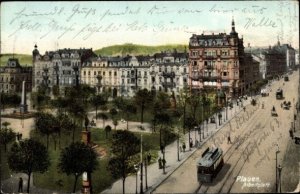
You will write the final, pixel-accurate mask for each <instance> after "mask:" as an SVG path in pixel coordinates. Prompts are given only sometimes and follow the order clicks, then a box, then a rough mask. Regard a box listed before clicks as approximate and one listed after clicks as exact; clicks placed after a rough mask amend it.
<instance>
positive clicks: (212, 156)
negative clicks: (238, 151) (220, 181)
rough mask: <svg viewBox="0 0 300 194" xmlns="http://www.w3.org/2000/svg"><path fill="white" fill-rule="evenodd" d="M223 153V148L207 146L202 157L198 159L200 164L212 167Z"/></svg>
mask: <svg viewBox="0 0 300 194" xmlns="http://www.w3.org/2000/svg"><path fill="white" fill-rule="evenodd" d="M222 154H223V151H222V149H221V148H213V149H209V148H207V149H206V151H205V152H204V153H203V154H202V157H201V158H200V159H199V160H198V166H204V167H210V166H211V165H213V164H214V163H215V161H216V160H217V159H218V158H219V157H220V156H222Z"/></svg>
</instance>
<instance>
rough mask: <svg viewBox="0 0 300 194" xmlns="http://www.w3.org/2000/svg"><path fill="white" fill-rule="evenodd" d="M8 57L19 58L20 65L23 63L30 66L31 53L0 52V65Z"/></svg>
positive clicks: (3, 64) (4, 63)
mask: <svg viewBox="0 0 300 194" xmlns="http://www.w3.org/2000/svg"><path fill="white" fill-rule="evenodd" d="M9 58H16V59H19V63H20V64H21V65H22V66H25V65H28V66H32V55H26V54H12V53H6V54H0V59H1V63H0V66H5V65H6V63H7V61H8V59H9Z"/></svg>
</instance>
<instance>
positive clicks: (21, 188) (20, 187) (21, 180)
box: [18, 177, 23, 193]
mask: <svg viewBox="0 0 300 194" xmlns="http://www.w3.org/2000/svg"><path fill="white" fill-rule="evenodd" d="M18 192H19V193H23V179H22V177H20V179H19V189H18Z"/></svg>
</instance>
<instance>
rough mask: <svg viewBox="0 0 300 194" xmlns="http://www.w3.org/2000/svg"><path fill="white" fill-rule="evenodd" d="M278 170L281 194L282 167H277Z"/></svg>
mask: <svg viewBox="0 0 300 194" xmlns="http://www.w3.org/2000/svg"><path fill="white" fill-rule="evenodd" d="M277 169H278V173H279V193H281V170H282V167H281V166H280V165H279V166H278V167H277Z"/></svg>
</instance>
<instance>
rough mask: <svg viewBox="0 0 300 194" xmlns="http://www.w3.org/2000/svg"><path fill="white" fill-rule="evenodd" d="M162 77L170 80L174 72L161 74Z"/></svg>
mask: <svg viewBox="0 0 300 194" xmlns="http://www.w3.org/2000/svg"><path fill="white" fill-rule="evenodd" d="M162 76H163V77H170V78H174V77H175V73H174V72H163V73H162Z"/></svg>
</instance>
